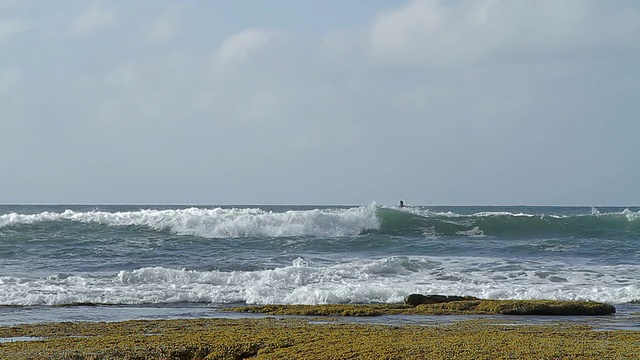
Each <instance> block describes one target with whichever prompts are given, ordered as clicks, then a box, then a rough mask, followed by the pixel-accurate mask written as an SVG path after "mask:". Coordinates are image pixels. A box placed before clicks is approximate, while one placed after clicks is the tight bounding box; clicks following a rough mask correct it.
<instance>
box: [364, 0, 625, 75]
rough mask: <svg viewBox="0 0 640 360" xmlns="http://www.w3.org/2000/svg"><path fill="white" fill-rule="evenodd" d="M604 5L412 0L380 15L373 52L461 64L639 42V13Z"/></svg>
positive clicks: (388, 58) (381, 57)
mask: <svg viewBox="0 0 640 360" xmlns="http://www.w3.org/2000/svg"><path fill="white" fill-rule="evenodd" d="M600 7H602V6H601V5H600V4H599V3H598V2H593V1H582V0H567V1H554V0H540V1H517V0H509V1H507V0H484V1H472V0H462V1H456V2H445V1H440V0H413V1H411V2H410V3H409V4H408V5H407V6H405V7H402V8H399V9H397V10H394V11H391V12H388V13H383V14H382V15H380V16H379V17H378V18H377V20H376V21H375V23H374V24H373V26H372V27H371V30H370V38H369V45H370V53H371V55H372V57H373V59H374V60H376V61H378V62H381V63H387V62H391V63H401V64H410V65H420V64H431V65H435V66H449V65H453V66H456V65H461V64H468V63H472V62H475V61H479V60H483V59H486V58H490V57H494V56H500V55H507V54H512V55H513V54H515V55H517V54H523V53H524V54H526V53H530V52H537V51H549V50H559V49H564V48H577V47H580V46H584V45H585V44H589V43H594V42H596V43H597V42H607V43H610V42H611V40H612V38H618V39H620V40H625V37H624V36H627V38H626V40H625V41H632V42H635V45H636V46H637V45H638V40H637V39H636V40H630V39H628V33H629V32H633V31H634V29H635V30H637V29H638V24H637V23H634V19H636V20H637V16H630V15H628V14H626V13H627V12H626V11H625V9H623V8H619V9H617V10H615V11H612V10H609V13H608V14H605V15H604V17H605V19H604V20H603V15H601V13H602V11H603V9H600ZM605 10H606V8H605ZM602 23H604V24H608V25H607V26H605V27H603V26H602V25H599V24H602ZM614 23H615V27H616V28H613V27H611V25H612V24H614Z"/></svg>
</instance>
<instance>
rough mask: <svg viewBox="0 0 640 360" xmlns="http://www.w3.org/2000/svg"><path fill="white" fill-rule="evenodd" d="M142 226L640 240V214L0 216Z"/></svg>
mask: <svg viewBox="0 0 640 360" xmlns="http://www.w3.org/2000/svg"><path fill="white" fill-rule="evenodd" d="M63 221H70V222H79V223H91V224H100V225H106V226H141V227H145V228H148V229H151V230H154V231H161V232H164V231H167V232H171V233H174V234H178V235H191V236H198V237H204V238H245V237H296V236H300V237H302V236H311V237H343V236H357V235H361V234H385V235H393V236H426V237H460V236H463V237H480V238H481V237H495V238H505V239H527V238H613V239H617V238H637V237H638V236H640V211H639V212H633V211H631V210H628V209H625V210H623V211H620V212H612V213H600V212H599V211H598V210H597V209H592V210H591V212H590V213H585V214H581V215H553V214H528V213H522V212H508V211H495V212H491V211H483V212H477V213H473V214H458V213H455V212H450V211H449V212H434V211H431V210H428V209H423V208H404V209H399V208H394V207H381V206H377V205H375V204H370V205H367V206H360V207H351V208H326V209H311V210H288V211H280V212H276V211H267V210H263V209H260V208H214V209H203V208H195V207H194V208H187V209H165V210H155V209H146V210H136V211H119V212H108V211H98V210H94V211H84V212H83V211H74V210H65V211H62V212H47V211H45V212H41V213H37V214H17V213H9V214H4V215H0V229H2V228H7V227H15V226H24V225H27V226H28V225H37V224H41V223H48V222H63Z"/></svg>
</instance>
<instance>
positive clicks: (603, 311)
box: [227, 296, 616, 316]
mask: <svg viewBox="0 0 640 360" xmlns="http://www.w3.org/2000/svg"><path fill="white" fill-rule="evenodd" d="M445 298H446V300H447V301H445V302H434V303H429V302H427V303H419V304H417V305H415V306H414V305H409V304H326V305H266V306H245V307H239V308H230V309H227V310H228V311H239V312H252V313H263V314H272V315H312V316H377V315H394V314H404V315H412V314H413V315H447V314H449V315H454V314H456V315H457V314H495V315H499V314H502V315H611V314H614V313H615V312H616V309H615V307H613V306H612V305H609V304H603V303H598V302H591V301H557V300H481V299H475V298H471V297H451V296H449V297H445ZM452 298H454V299H456V300H453V299H452ZM435 299H438V298H435Z"/></svg>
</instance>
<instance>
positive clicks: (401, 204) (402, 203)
mask: <svg viewBox="0 0 640 360" xmlns="http://www.w3.org/2000/svg"><path fill="white" fill-rule="evenodd" d="M400 207H401V208H403V207H404V201H402V200H400Z"/></svg>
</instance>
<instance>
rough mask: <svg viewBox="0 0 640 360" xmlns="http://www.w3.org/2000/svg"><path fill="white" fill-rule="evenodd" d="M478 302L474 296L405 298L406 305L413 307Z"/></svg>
mask: <svg viewBox="0 0 640 360" xmlns="http://www.w3.org/2000/svg"><path fill="white" fill-rule="evenodd" d="M463 300H478V298H475V297H473V296H448V295H422V294H410V295H408V296H407V297H405V298H404V303H405V304H407V305H411V306H418V305H420V304H437V303H443V302H450V301H463Z"/></svg>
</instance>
